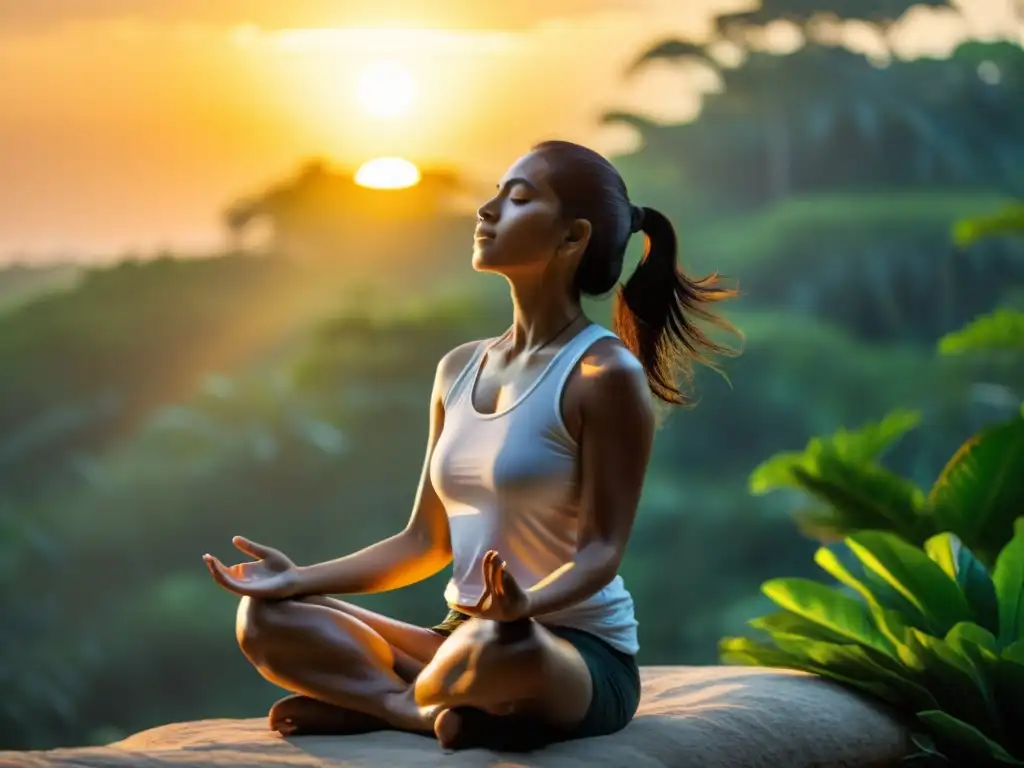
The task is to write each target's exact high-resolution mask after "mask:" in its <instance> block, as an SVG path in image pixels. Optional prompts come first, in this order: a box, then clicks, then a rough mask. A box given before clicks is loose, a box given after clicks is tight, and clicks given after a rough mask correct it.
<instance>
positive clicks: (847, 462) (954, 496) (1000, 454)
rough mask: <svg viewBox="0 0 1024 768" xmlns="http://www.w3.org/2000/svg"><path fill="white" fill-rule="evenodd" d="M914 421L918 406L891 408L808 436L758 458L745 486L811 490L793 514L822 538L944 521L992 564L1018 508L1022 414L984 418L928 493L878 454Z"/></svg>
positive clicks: (932, 526) (1023, 488) (923, 535)
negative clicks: (805, 505) (808, 505)
mask: <svg viewBox="0 0 1024 768" xmlns="http://www.w3.org/2000/svg"><path fill="white" fill-rule="evenodd" d="M917 422H918V416H917V415H916V414H914V413H911V412H905V411H896V412H894V413H892V414H890V415H889V416H888V417H886V418H885V419H883V420H882V421H880V422H877V423H869V424H866V425H864V426H863V427H861V428H860V429H859V430H853V431H847V430H840V431H838V432H837V433H836V434H835V435H833V436H832V437H830V438H814V439H812V440H811V441H810V442H809V443H808V445H807V447H806V448H805V449H804V450H803V451H802V452H787V453H781V454H777V455H776V456H773V457H771V458H770V459H768V460H767V461H765V462H764V463H762V464H761V465H760V466H759V467H757V468H756V469H755V470H754V472H753V473H752V474H751V476H750V481H749V482H750V489H751V491H752V492H753V493H757V494H763V493H768V492H770V491H774V490H778V489H780V488H795V489H798V490H800V491H802V492H804V493H806V494H807V495H809V496H810V497H811V498H812V499H814V500H815V501H816V502H818V504H817V505H816V506H815V507H813V508H812V509H809V510H800V511H798V512H797V513H796V517H797V520H798V522H799V524H800V526H801V528H802V529H803V530H804V531H805V532H807V533H809V534H811V535H814V536H816V537H819V538H822V539H828V538H836V537H843V536H847V535H849V534H852V533H856V532H858V531H862V530H886V531H891V532H893V533H896V534H898V535H899V536H901V537H903V538H904V539H905V540H906V541H908V542H911V543H913V544H916V545H923V544H924V542H925V540H926V539H928V538H930V537H931V536H934V535H935V534H937V533H942V532H946V531H950V532H952V533H955V534H956V535H957V536H958V537H959V538H960V539H961V540H962V541H964V542H965V544H966V545H967V546H968V547H969V548H970V549H971V550H972V551H974V552H975V553H976V554H977V555H978V556H979V557H980V558H981V560H982V562H984V563H987V564H991V563H992V562H993V561H994V558H995V556H996V553H997V552H998V551H999V550H1000V549H1001V548H1002V547H1003V546H1004V545H1005V544H1006V542H1007V541H1009V539H1010V536H1011V535H1012V527H1013V520H1014V519H1015V518H1016V516H1017V515H1019V514H1020V511H1021V510H1022V509H1024V483H1021V482H1020V481H1019V478H1020V477H1024V418H1022V417H1020V416H1018V417H1015V418H1013V419H1010V420H1009V421H1007V422H1006V423H1003V424H999V425H996V426H993V427H989V428H987V429H985V430H983V431H982V432H980V433H979V434H978V435H976V436H975V437H973V438H971V439H970V440H969V441H967V442H966V443H964V444H963V446H961V448H960V449H959V450H958V451H957V452H956V453H955V454H954V455H953V457H952V458H951V459H950V460H949V462H948V463H947V464H946V467H945V468H944V469H943V471H942V473H941V474H940V476H939V478H938V479H937V480H936V482H935V484H934V485H933V487H932V489H931V491H930V493H929V494H928V495H927V496H926V495H925V494H924V492H923V491H922V490H921V489H920V488H918V487H917V486H915V485H914V484H913V483H911V482H910V481H908V480H906V479H905V478H902V477H900V476H898V475H896V474H894V473H892V472H890V471H888V470H887V469H885V468H884V467H882V465H881V464H880V463H878V459H879V458H880V457H881V454H882V452H883V451H884V450H885V449H886V448H887V447H889V446H890V445H891V444H892V443H893V442H894V441H895V440H896V439H897V438H898V437H900V436H901V435H903V434H905V433H906V432H907V431H908V430H910V429H911V428H913V427H914V426H916V424H917Z"/></svg>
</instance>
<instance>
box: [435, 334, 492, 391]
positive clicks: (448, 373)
mask: <svg viewBox="0 0 1024 768" xmlns="http://www.w3.org/2000/svg"><path fill="white" fill-rule="evenodd" d="M490 342H491V339H477V340H476V341H467V342H466V343H465V344H460V345H459V346H457V347H455V348H454V349H451V350H449V351H448V352H446V353H445V354H444V356H443V357H442V358H441V359H440V361H438V364H437V371H436V373H435V377H434V388H435V391H436V392H437V394H438V396H439V399H441V400H444V398H445V395H446V394H447V393H448V390H450V389H451V388H452V385H453V384H454V383H455V380H456V379H457V378H458V377H459V374H460V373H462V371H463V369H465V367H466V366H467V365H469V361H470V360H471V359H472V357H473V355H474V354H476V352H477V350H479V349H480V348H481V347H482V346H484V345H486V344H489V343H490Z"/></svg>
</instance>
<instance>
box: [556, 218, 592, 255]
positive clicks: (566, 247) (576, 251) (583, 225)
mask: <svg viewBox="0 0 1024 768" xmlns="http://www.w3.org/2000/svg"><path fill="white" fill-rule="evenodd" d="M592 231H593V227H591V225H590V222H589V221H587V219H574V220H573V221H572V222H571V223H570V224H569V227H568V229H567V230H566V233H565V240H564V241H563V242H562V245H561V246H560V248H559V251H560V253H561V255H563V256H569V257H575V258H578V257H580V256H582V255H583V252H584V251H585V250H587V244H588V243H589V242H590V234H591V232H592Z"/></svg>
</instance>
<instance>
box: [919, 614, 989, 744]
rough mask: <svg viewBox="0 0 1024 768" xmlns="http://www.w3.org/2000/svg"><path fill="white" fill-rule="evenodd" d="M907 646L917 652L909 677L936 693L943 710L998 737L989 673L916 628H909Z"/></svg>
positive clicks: (938, 639)
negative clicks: (986, 673)
mask: <svg viewBox="0 0 1024 768" xmlns="http://www.w3.org/2000/svg"><path fill="white" fill-rule="evenodd" d="M907 645H908V646H909V648H910V649H911V650H912V652H913V657H912V658H907V659H906V661H907V662H908V663H907V669H908V672H909V673H911V674H909V675H908V676H909V677H911V679H912V680H914V681H916V682H918V683H920V684H921V685H923V686H924V687H925V688H927V689H928V690H929V691H931V692H932V694H933V695H934V696H935V699H936V701H938V703H939V709H942V710H944V711H946V712H949V713H950V714H951V715H954V716H955V717H958V718H960V719H962V720H964V721H966V722H969V723H971V724H972V725H974V726H976V727H978V728H980V729H981V730H982V731H984V732H985V733H986V734H988V735H990V736H991V737H993V738H996V737H997V736H998V735H999V731H1000V720H999V713H998V711H997V709H996V702H995V698H994V696H993V695H992V694H991V691H990V686H989V685H988V681H987V677H986V676H985V673H984V672H982V671H979V669H978V668H977V667H976V666H975V664H974V662H973V661H972V659H971V658H969V657H967V656H964V655H962V654H961V653H959V652H958V651H957V650H956V649H955V648H953V647H952V646H950V645H948V644H947V643H946V642H945V640H943V639H941V638H938V637H933V636H932V635H929V634H926V633H924V632H921V631H919V630H916V629H910V630H909V631H908V634H907Z"/></svg>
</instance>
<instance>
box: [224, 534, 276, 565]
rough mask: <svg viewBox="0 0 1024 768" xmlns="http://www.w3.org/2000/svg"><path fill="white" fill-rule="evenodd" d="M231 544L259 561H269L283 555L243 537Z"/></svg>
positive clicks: (237, 537) (233, 540) (236, 537)
mask: <svg viewBox="0 0 1024 768" xmlns="http://www.w3.org/2000/svg"><path fill="white" fill-rule="evenodd" d="M231 543H232V544H234V545H235V546H236V547H238V548H239V549H240V550H242V551H243V552H245V554H247V555H252V556H253V557H255V558H256V559H258V560H267V559H270V558H273V557H274V556H275V555H277V556H280V555H281V553H280V552H278V551H277V550H276V549H272V548H271V547H265V546H263V545H262V544H257V543H256V542H255V541H250V540H249V539H246V538H244V537H242V536H235V537H234V538H233V539H231Z"/></svg>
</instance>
